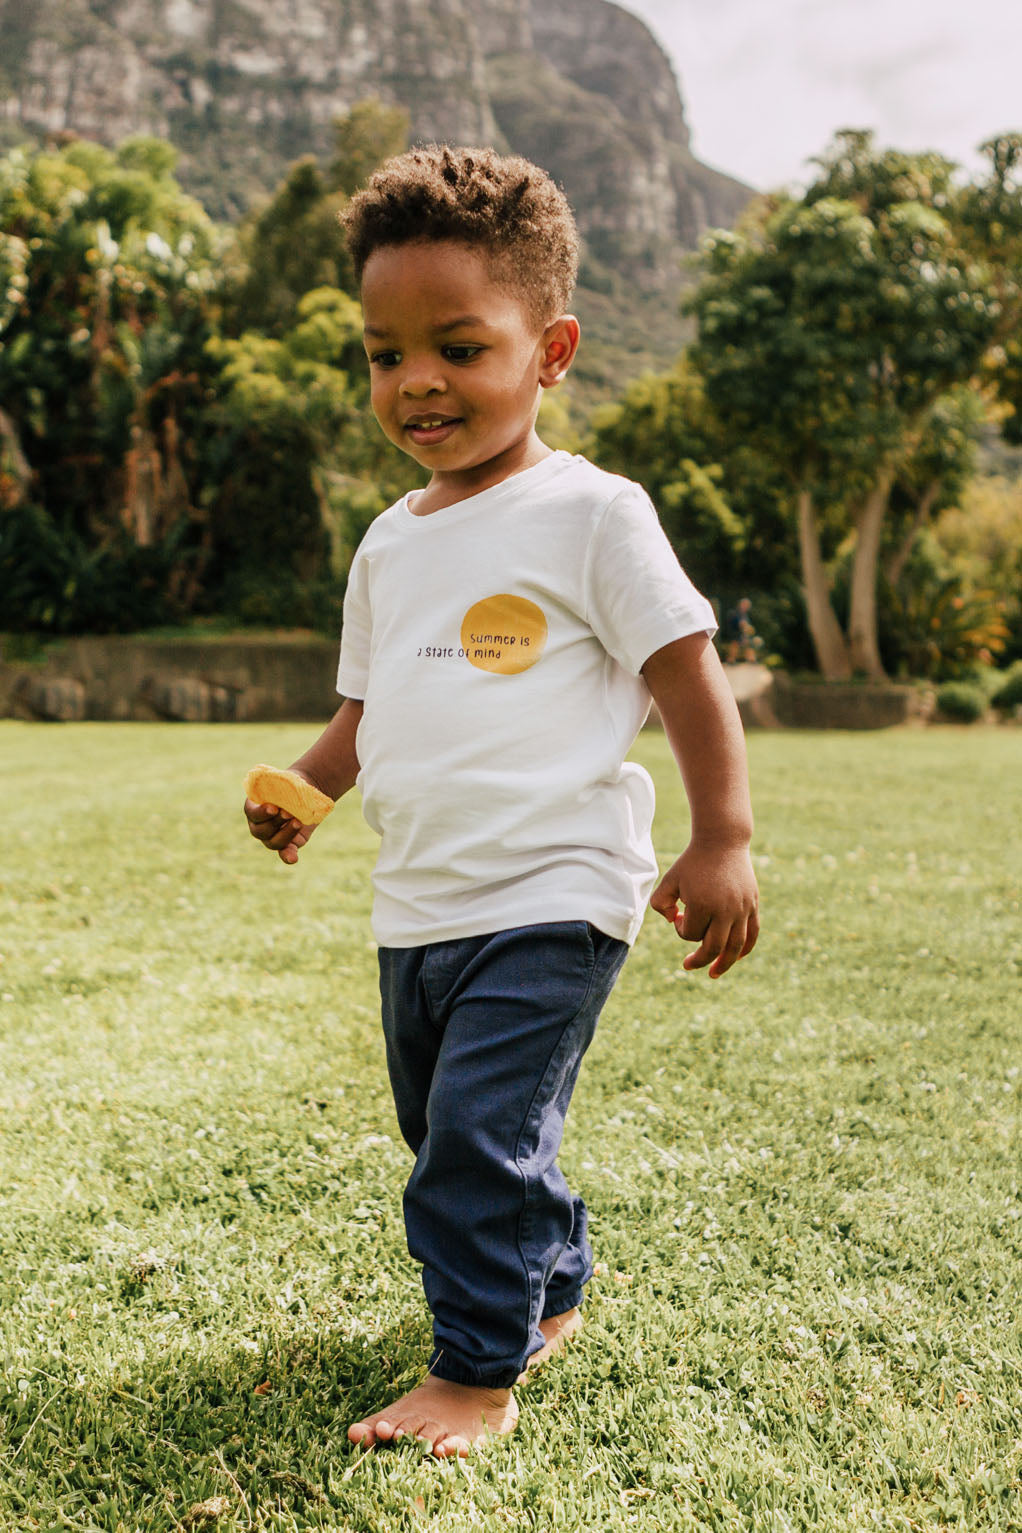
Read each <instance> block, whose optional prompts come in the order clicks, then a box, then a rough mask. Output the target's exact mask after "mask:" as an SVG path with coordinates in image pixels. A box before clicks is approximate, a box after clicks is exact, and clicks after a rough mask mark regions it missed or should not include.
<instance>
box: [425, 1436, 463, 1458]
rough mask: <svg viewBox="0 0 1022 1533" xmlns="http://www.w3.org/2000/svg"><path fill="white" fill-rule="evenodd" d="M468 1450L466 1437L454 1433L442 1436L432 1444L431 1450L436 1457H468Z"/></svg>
mask: <svg viewBox="0 0 1022 1533" xmlns="http://www.w3.org/2000/svg"><path fill="white" fill-rule="evenodd" d="M468 1451H469V1442H468V1439H467V1438H466V1437H459V1436H457V1434H455V1433H452V1434H451V1435H450V1436H448V1437H442V1438H441V1439H440V1441H439V1442H435V1443H434V1444H433V1452H434V1453H435V1454H436V1456H437V1458H468Z"/></svg>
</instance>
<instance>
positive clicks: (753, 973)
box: [0, 723, 1022, 1533]
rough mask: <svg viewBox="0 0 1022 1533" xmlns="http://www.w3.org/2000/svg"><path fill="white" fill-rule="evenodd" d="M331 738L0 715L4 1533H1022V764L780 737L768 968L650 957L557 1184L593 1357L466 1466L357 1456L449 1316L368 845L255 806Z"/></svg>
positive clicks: (654, 940) (1006, 758) (774, 741)
mask: <svg viewBox="0 0 1022 1533" xmlns="http://www.w3.org/2000/svg"><path fill="white" fill-rule="evenodd" d="M309 737H310V730H309V729H308V728H301V727H296V726H266V725H263V726H233V727H225V726H221V727H216V726H213V727H204V726H187V725H168V726H150V725H130V724H125V725H72V726H67V727H61V726H56V725H53V726H45V725H42V726H36V725H27V724H18V723H5V724H3V725H0V761H2V768H0V771H2V783H0V791H2V793H3V803H4V809H5V830H4V838H3V855H2V860H0V917H2V925H0V953H2V954H3V962H2V964H0V996H2V1000H0V1109H2V1116H0V1528H2V1529H4V1530H5V1533H6V1530H17V1533H27V1530H33V1529H46V1530H49V1529H70V1528H73V1529H79V1530H84V1529H90V1530H94V1529H96V1530H109V1533H114V1530H118V1533H121V1530H123V1533H134V1530H136V1529H145V1530H150V1529H152V1530H170V1529H178V1528H180V1529H184V1528H214V1529H215V1530H216V1533H227V1530H235V1529H237V1530H247V1529H260V1530H261V1529H274V1530H277V1529H280V1530H299V1529H314V1528H315V1529H330V1530H353V1533H376V1530H380V1533H402V1530H408V1533H428V1530H450V1533H461V1530H465V1529H476V1528H478V1529H484V1530H492V1533H497V1530H505V1529H515V1530H517V1529H523V1528H524V1529H537V1530H547V1529H565V1530H570V1533H574V1530H577V1529H593V1530H611V1533H616V1530H623V1529H631V1528H635V1529H641V1530H646V1533H653V1530H661V1529H664V1530H674V1529H678V1530H689V1529H691V1530H696V1529H742V1530H750V1533H751V1530H764V1533H767V1530H769V1533H789V1530H803V1529H805V1530H810V1529H813V1530H815V1529H823V1530H832V1533H849V1530H860V1529H862V1530H865V1529H869V1530H876V1529H882V1530H888V1529H890V1530H901V1529H904V1530H909V1529H911V1530H936V1529H940V1528H945V1527H949V1528H953V1529H956V1530H963V1533H964V1530H968V1533H976V1530H985V1529H997V1530H1016V1533H1017V1530H1019V1529H1020V1528H1022V1510H1020V1508H1022V1495H1020V1483H1019V1474H1020V1460H1022V1345H1020V1336H1019V1319H1018V1308H1019V1292H1020V1277H1019V1274H1020V1270H1022V1269H1020V1265H1019V1263H1020V1257H1022V1219H1020V1213H1022V1202H1020V1181H1022V1170H1020V1153H1019V1152H1020V1143H1019V1097H1020V1085H1022V1074H1020V1065H1022V1055H1020V1050H1019V1031H1020V1029H1019V1015H1020V1004H1019V999H1020V985H1019V979H1020V975H1019V970H1020V959H1022V939H1020V920H1019V908H1020V896H1022V867H1020V849H1019V842H1020V838H1019V810H1018V784H1019V781H1020V780H1022V732H1019V731H1013V730H1009V729H1004V730H1000V731H996V730H976V731H969V730H955V729H932V730H929V731H925V732H913V731H895V732H890V733H884V734H879V735H844V734H842V735H838V734H832V735H811V734H769V735H758V736H755V737H753V738H752V740H751V741H750V748H751V757H752V771H753V779H754V791H755V798H756V805H757V811H758V831H757V837H756V843H755V852H756V856H757V860H758V869H759V874H760V879H761V883H762V889H763V903H764V921H765V926H764V934H763V937H762V939H761V942H760V945H759V947H758V948H757V950H756V953H755V954H754V955H753V956H752V957H751V958H750V959H748V960H747V961H745V962H744V963H743V964H742V965H740V966H739V968H738V969H737V970H735V971H734V973H732V974H731V975H729V976H728V977H727V978H726V979H724V980H722V981H720V982H719V983H717V984H713V983H712V982H709V981H708V980H707V979H706V978H705V975H698V976H689V975H685V974H684V972H683V971H682V969H681V957H682V953H683V951H684V949H683V947H682V945H681V944H679V943H678V942H677V939H676V938H674V936H673V934H672V933H671V931H670V930H669V929H668V928H667V927H666V926H665V925H664V924H663V923H660V922H655V918H651V919H650V921H649V922H648V923H647V926H646V929H645V930H644V932H643V935H642V937H641V939H640V941H639V943H638V945H637V948H636V951H635V953H634V955H633V957H632V959H631V960H630V962H629V965H628V966H627V968H626V970H625V974H624V977H623V979H622V981H621V983H620V985H619V987H618V990H617V991H616V993H615V996H614V998H613V999H612V1001H611V1004H610V1006H609V1008H608V1011H607V1012H606V1014H605V1016H604V1020H603V1022H602V1024H601V1030H600V1032H599V1034H598V1037H597V1041H596V1043H595V1044H594V1046H593V1049H592V1051H591V1054H590V1057H589V1059H588V1061H587V1064H586V1066H585V1068H584V1071H583V1076H582V1080H581V1083H580V1086H579V1089H578V1092H577V1095H576V1101H575V1105H574V1108H573V1112H572V1116H571V1118H570V1119H569V1131H568V1136H567V1139H566V1143H565V1150H564V1156H563V1161H564V1164H565V1167H566V1170H567V1171H568V1174H569V1176H570V1177H571V1178H572V1179H573V1180H575V1181H577V1183H578V1184H579V1186H580V1188H581V1190H583V1191H584V1193H585V1195H586V1198H587V1201H588V1202H589V1204H590V1208H591V1213H592V1223H593V1231H592V1233H593V1238H594V1244H595V1245H596V1247H597V1257H598V1259H599V1261H600V1263H601V1270H600V1272H599V1274H598V1276H597V1278H596V1279H595V1281H594V1283H593V1285H592V1296H591V1301H590V1304H589V1306H588V1312H587V1320H588V1324H587V1329H586V1332H585V1333H584V1336H583V1338H582V1340H581V1341H580V1343H579V1344H578V1345H577V1346H575V1347H574V1348H573V1349H572V1350H571V1351H570V1353H569V1354H568V1355H567V1356H566V1357H565V1358H564V1359H563V1360H559V1361H557V1362H555V1363H553V1364H551V1365H550V1366H549V1367H548V1368H547V1369H546V1370H545V1372H544V1373H543V1374H541V1375H540V1376H539V1377H538V1378H537V1379H536V1380H535V1381H534V1382H532V1383H530V1384H529V1386H528V1387H527V1388H525V1389H522V1390H521V1391H520V1392H519V1393H520V1400H521V1404H522V1421H521V1426H520V1428H519V1430H518V1432H517V1433H515V1434H514V1436H513V1437H512V1438H509V1439H506V1440H502V1441H499V1442H493V1443H490V1444H487V1445H486V1446H485V1447H484V1448H483V1449H482V1450H481V1451H479V1452H478V1453H477V1454H476V1455H475V1456H474V1457H473V1458H472V1459H471V1460H469V1461H468V1462H467V1463H464V1464H459V1463H453V1462H444V1463H438V1462H436V1461H435V1460H432V1459H430V1458H428V1457H427V1458H424V1457H422V1455H421V1454H420V1452H419V1451H418V1449H417V1448H416V1447H415V1446H414V1445H411V1444H409V1445H406V1446H403V1447H401V1448H399V1449H396V1450H389V1451H380V1452H375V1453H372V1452H371V1453H369V1454H367V1455H363V1454H360V1453H358V1452H357V1451H356V1450H354V1449H351V1448H350V1447H349V1446H348V1444H347V1442H346V1440H345V1429H346V1427H347V1425H348V1423H349V1421H350V1420H352V1419H353V1418H354V1417H356V1416H358V1415H360V1414H362V1413H363V1412H364V1411H365V1410H366V1409H368V1408H370V1407H374V1406H377V1405H378V1404H379V1403H380V1402H381V1401H382V1400H384V1399H386V1398H387V1397H388V1396H389V1395H390V1394H391V1393H392V1392H394V1391H396V1390H401V1389H403V1388H405V1387H407V1386H408V1385H409V1384H410V1383H411V1382H412V1381H413V1380H414V1379H415V1378H416V1377H417V1376H418V1374H419V1371H420V1370H421V1367H422V1364H423V1360H424V1358H425V1356H426V1353H427V1348H428V1327H427V1318H426V1314H425V1311H424V1306H423V1303H422V1299H421V1294H420V1289H419V1282H418V1275H417V1273H416V1271H415V1269H414V1267H413V1266H412V1264H411V1262H410V1261H409V1259H408V1257H407V1255H406V1254H405V1251H404V1243H403V1233H402V1226H401V1212H400V1193H401V1186H402V1183H403V1179H404V1176H405V1173H406V1170H407V1167H408V1158H407V1154H406V1151H405V1149H404V1147H403V1145H402V1144H401V1143H400V1141H399V1139H398V1136H397V1131H396V1127H395V1124H394V1121H393V1116H392V1109H391V1105H390V1100H389V1093H388V1089H387V1084H386V1078H385V1073H384V1063H383V1054H382V1048H381V1043H380V1039H379V1036H378V1031H377V1020H376V995H375V958H374V953H373V950H372V945H371V942H370V934H369V929H368V919H367V914H368V903H369V896H368V872H369V868H370V865H371V859H372V854H373V844H374V838H373V836H372V834H371V833H370V832H369V831H368V830H367V829H366V827H365V826H364V825H363V824H362V823H361V821H360V819H359V815H358V809H357V804H356V803H354V802H345V803H343V804H342V805H341V806H340V807H339V809H338V810H337V812H336V813H335V814H334V816H333V817H332V819H331V820H330V821H329V822H328V823H327V825H326V826H324V828H323V830H322V831H320V832H319V833H318V835H317V837H316V839H315V841H314V842H313V843H312V846H311V847H310V848H309V850H308V852H307V853H305V854H303V858H302V861H301V863H300V865H299V867H298V868H297V869H287V868H284V867H283V866H282V865H281V864H280V863H278V862H277V861H276V859H273V858H271V857H269V856H267V855H266V854H265V853H264V852H263V851H262V849H261V848H259V847H257V846H256V845H255V844H254V843H252V842H251V841H250V840H249V838H248V837H247V835H246V833H245V829H244V825H243V821H242V817H241V811H240V797H239V785H240V782H241V779H242V777H243V775H244V772H245V770H246V769H247V767H248V766H249V765H250V764H251V762H252V761H255V760H260V759H262V760H271V761H272V760H278V761H287V760H289V759H292V757H293V756H294V754H296V753H297V751H298V749H299V747H300V746H301V745H302V744H303V743H304V742H305V741H307V740H308V738H309ZM638 753H639V755H640V756H641V758H642V759H643V760H644V761H645V762H646V763H647V764H648V765H649V766H650V768H651V770H652V771H653V772H654V775H655V777H656V778H657V781H658V785H659V789H660V801H661V810H660V815H659V820H658V845H659V847H660V850H661V851H662V853H663V854H664V855H665V857H667V856H673V855H674V854H675V852H676V851H677V850H678V849H680V846H681V844H682V841H683V836H684V817H683V813H682V808H681V795H680V790H679V789H677V788H676V787H675V785H674V781H673V778H672V773H671V769H670V765H669V762H668V757H667V753H666V748H665V745H664V742H663V740H662V738H660V737H657V736H654V735H649V736H646V737H644V738H643V739H642V741H641V742H640V745H639V748H638ZM171 782H173V783H175V784H176V788H175V789H174V790H173V791H172V789H171V787H170V784H171Z"/></svg>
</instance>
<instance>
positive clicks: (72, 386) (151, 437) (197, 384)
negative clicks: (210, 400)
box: [0, 139, 221, 628]
mask: <svg viewBox="0 0 1022 1533" xmlns="http://www.w3.org/2000/svg"><path fill="white" fill-rule="evenodd" d="M173 164H174V151H173V150H172V149H171V148H170V146H169V145H166V144H163V143H160V142H159V141H156V140H151V139H132V140H129V141H127V142H126V143H124V144H122V145H121V147H120V148H119V149H118V150H117V151H111V150H108V149H104V148H102V147H101V146H100V145H98V144H93V143H89V142H87V141H84V140H74V141H72V142H70V143H68V144H65V145H64V146H63V147H62V148H60V149H59V150H44V151H39V152H36V153H31V152H29V151H27V150H16V151H13V152H12V153H11V154H9V155H8V156H6V158H5V159H4V160H3V161H0V284H2V286H3V292H4V298H3V300H2V303H0V439H2V444H3V446H2V448H0V453H2V462H0V491H2V501H3V502H4V503H5V504H6V505H7V506H8V512H9V515H14V513H15V512H16V511H23V512H24V514H22V515H21V516H20V519H16V524H15V522H11V521H8V522H7V523H6V524H5V531H6V534H7V536H8V539H10V538H11V537H14V536H15V535H16V538H17V546H18V548H19V550H20V552H19V556H18V557H19V560H20V561H22V562H24V561H25V560H26V559H29V554H28V545H29V544H30V543H31V539H32V538H33V537H34V536H35V537H37V539H41V540H42V542H43V543H45V545H46V547H47V549H48V550H49V551H48V553H47V555H46V558H45V560H41V561H40V568H45V567H52V568H54V571H55V574H54V581H55V584H54V585H53V587H52V589H51V592H50V594H49V595H48V596H44V597H42V598H41V600H40V602H36V603H35V604H34V605H33V606H32V610H33V611H36V612H37V613H39V614H41V615H42V616H43V618H45V620H46V622H47V624H48V625H50V626H52V625H54V624H56V625H58V626H62V627H65V628H66V627H67V626H68V625H73V624H74V623H75V622H81V623H83V624H85V625H86V626H89V625H93V624H97V623H98V624H99V625H100V626H113V627H119V626H132V625H137V624H138V623H139V622H140V621H145V617H144V616H143V615H142V614H143V612H144V611H145V610H146V603H147V602H148V610H149V613H150V615H151V619H152V618H161V617H163V616H165V615H166V612H165V610H164V609H165V608H166V604H167V603H168V602H170V604H171V605H172V606H173V607H175V608H177V609H181V608H182V607H183V608H187V607H188V606H189V605H190V604H191V602H192V601H193V600H194V599H195V597H196V594H197V591H198V584H199V574H200V566H201V558H202V550H203V529H202V521H203V516H202V510H201V506H200V501H199V486H198V482H197V474H196V465H195V463H194V460H192V459H191V458H190V457H189V454H188V451H187V447H186V443H187V441H188V440H189V439H190V436H191V435H192V432H193V429H194V425H195V421H196V419H197V417H198V415H199V413H200V411H201V408H202V404H203V393H204V390H203V378H202V360H203V348H204V346H205V342H206V339H207V338H208V336H209V334H210V333H211V331H212V328H213V325H214V323H215V315H216V289H217V285H218V282H219V254H220V249H221V239H220V236H219V233H218V231H217V230H216V229H215V228H214V226H213V225H212V224H211V223H210V221H209V219H208V218H207V217H206V215H205V213H204V212H203V211H202V209H201V208H200V207H199V205H198V204H197V203H196V202H194V201H193V200H192V199H191V198H190V197H187V196H186V195H185V193H184V192H183V191H182V190H181V188H180V187H179V186H178V185H177V182H176V181H175V180H174V178H173V174H172V172H173ZM54 550H57V551H59V557H58V556H57V555H56V554H55V553H54ZM29 562H31V560H30V559H29ZM118 563H120V564H122V565H124V566H125V567H126V568H130V569H133V570H135V571H136V575H137V578H136V576H129V577H128V578H126V579H125V580H123V581H122V580H120V579H119V578H115V576H114V573H113V571H114V566H115V565H117V564H118ZM61 569H63V575H61V574H60V571H61ZM102 570H105V571H106V575H105V576H102V577H101V573H100V572H101V571H102ZM104 579H105V580H106V581H107V585H108V587H109V590H110V593H111V596H110V598H109V599H108V596H107V594H106V593H105V592H104V590H103V582H104ZM86 587H88V589H89V592H90V593H91V594H90V595H89V597H88V599H87V600H86V598H85V595H84V591H85V588H86ZM115 591H116V593H117V595H116V601H114V600H113V597H112V593H113V592H115ZM61 604H63V605H61ZM58 608H59V609H60V610H59V611H58ZM86 609H88V610H86ZM47 614H48V616H47ZM76 614H77V616H76Z"/></svg>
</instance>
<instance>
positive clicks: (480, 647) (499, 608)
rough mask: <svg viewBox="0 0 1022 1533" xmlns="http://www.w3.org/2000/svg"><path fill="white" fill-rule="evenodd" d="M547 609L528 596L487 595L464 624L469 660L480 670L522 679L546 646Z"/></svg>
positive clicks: (469, 610) (467, 616)
mask: <svg viewBox="0 0 1022 1533" xmlns="http://www.w3.org/2000/svg"><path fill="white" fill-rule="evenodd" d="M546 636H547V622H546V618H545V617H544V616H543V609H542V608H541V607H537V606H536V603H535V602H534V601H526V599H525V597H524V596H508V595H507V594H504V595H502V596H487V597H486V598H485V599H484V600H483V601H477V602H476V604H475V606H474V607H469V609H468V611H467V612H466V613H465V616H464V619H463V620H462V624H461V647H462V649H463V650H464V651H465V658H466V659H467V660H468V661H470V662H471V664H472V665H474V666H475V667H476V669H477V670H479V671H492V672H493V673H494V674H495V675H497V676H518V675H520V674H521V672H522V671H527V670H528V669H529V667H530V666H533V665H535V664H536V661H537V660H538V659H539V657H540V655H541V654H542V653H543V648H544V646H545V644H546Z"/></svg>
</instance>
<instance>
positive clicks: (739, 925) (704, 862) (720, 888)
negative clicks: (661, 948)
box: [650, 842, 759, 979]
mask: <svg viewBox="0 0 1022 1533" xmlns="http://www.w3.org/2000/svg"><path fill="white" fill-rule="evenodd" d="M650 904H651V905H652V907H653V909H654V910H655V911H657V913H658V914H659V915H662V916H663V917H664V918H665V920H668V921H670V922H671V924H672V926H673V927H674V929H675V931H676V932H677V933H678V936H679V937H683V938H684V940H685V941H686V942H698V943H699V946H698V948H697V949H696V951H695V952H694V953H689V954H688V956H687V958H686V959H685V962H684V964H683V967H684V968H686V969H703V968H705V967H706V965H707V964H709V965H710V970H709V975H710V978H711V979H720V977H721V975H722V974H726V973H727V971H728V969H730V968H731V966H732V964H735V963H737V962H738V960H739V958H744V957H745V956H746V955H747V954H748V953H751V952H752V950H753V948H754V947H755V945H756V938H757V937H758V936H759V894H758V890H757V888H756V875H755V873H754V872H753V871H752V859H751V858H750V856H749V852H748V849H747V848H746V847H744V846H743V847H735V848H732V849H729V850H723V851H722V850H721V849H720V848H719V847H714V848H707V847H700V846H697V845H696V844H695V843H694V842H693V843H691V844H690V845H689V846H688V848H687V849H686V850H685V851H684V852H683V853H682V854H681V856H680V857H679V858H678V860H677V862H676V863H674V865H673V866H672V867H670V868H668V870H667V872H666V873H665V874H664V876H663V878H662V879H661V880H660V883H659V884H658V885H657V887H656V889H654V891H653V895H652V898H651V899H650ZM681 905H683V906H684V909H683V910H681V909H679V906H681Z"/></svg>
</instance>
